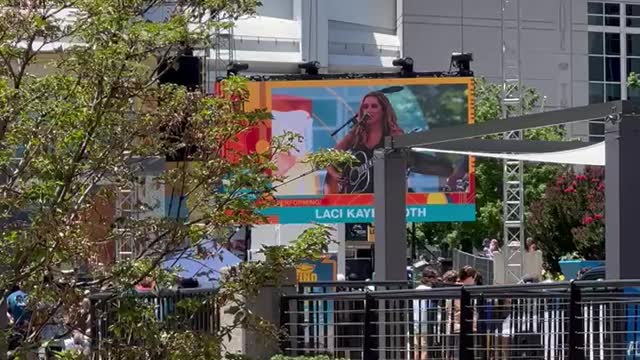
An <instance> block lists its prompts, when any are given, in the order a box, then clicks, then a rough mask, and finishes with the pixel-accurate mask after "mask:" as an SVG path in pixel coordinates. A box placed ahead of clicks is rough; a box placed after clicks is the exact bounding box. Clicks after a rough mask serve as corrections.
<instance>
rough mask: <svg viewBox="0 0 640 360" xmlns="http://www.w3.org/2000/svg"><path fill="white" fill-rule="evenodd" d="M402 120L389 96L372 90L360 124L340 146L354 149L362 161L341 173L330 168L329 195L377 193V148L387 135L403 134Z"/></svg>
mask: <svg viewBox="0 0 640 360" xmlns="http://www.w3.org/2000/svg"><path fill="white" fill-rule="evenodd" d="M403 133H404V132H403V131H402V129H401V128H400V126H398V119H397V117H396V113H395V112H394V111H393V107H392V106H391V103H390V102H389V99H387V97H386V96H385V95H384V94H383V93H381V92H378V91H373V92H370V93H368V94H367V95H365V96H364V98H363V99H362V103H360V109H359V110H358V115H357V117H356V124H355V126H354V127H353V128H351V130H350V131H349V133H348V134H347V136H345V137H344V138H343V139H342V140H341V141H340V142H339V143H338V145H336V149H338V150H345V151H351V153H352V154H353V155H354V156H355V157H356V158H357V159H358V160H359V162H360V163H359V164H356V165H354V166H353V168H351V169H345V171H344V172H343V173H342V174H341V173H339V172H338V171H337V170H336V169H335V168H333V167H329V168H328V169H327V179H326V182H325V194H332V193H333V194H335V193H343V194H351V193H372V192H373V164H372V162H373V151H374V150H375V149H378V148H382V147H383V146H384V138H385V137H386V136H389V135H392V136H394V135H401V134H403Z"/></svg>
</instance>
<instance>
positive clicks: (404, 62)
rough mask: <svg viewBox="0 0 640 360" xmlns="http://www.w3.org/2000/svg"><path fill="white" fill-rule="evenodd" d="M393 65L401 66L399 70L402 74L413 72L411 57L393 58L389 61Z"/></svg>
mask: <svg viewBox="0 0 640 360" xmlns="http://www.w3.org/2000/svg"><path fill="white" fill-rule="evenodd" d="M391 64H392V65H393V66H397V67H399V68H401V70H400V72H401V73H402V74H412V73H413V58H410V57H408V56H407V57H403V58H400V59H394V60H393V62H392V63H391Z"/></svg>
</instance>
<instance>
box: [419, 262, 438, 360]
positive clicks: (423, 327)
mask: <svg viewBox="0 0 640 360" xmlns="http://www.w3.org/2000/svg"><path fill="white" fill-rule="evenodd" d="M436 281H438V274H437V273H436V271H435V270H433V269H431V268H425V269H424V270H423V271H422V277H421V278H420V285H418V286H417V287H416V290H430V289H431V288H433V285H434V284H435V282H436ZM430 303H431V301H429V300H426V299H425V300H414V301H413V323H414V330H415V332H414V333H415V335H416V336H415V341H414V345H415V351H414V359H416V360H422V359H427V349H428V347H429V337H428V333H429V313H430V312H429V308H430V307H431V304H430Z"/></svg>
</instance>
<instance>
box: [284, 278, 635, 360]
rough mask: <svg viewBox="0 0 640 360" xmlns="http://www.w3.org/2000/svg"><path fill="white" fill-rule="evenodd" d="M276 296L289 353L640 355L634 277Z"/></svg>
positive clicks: (554, 359) (575, 359)
mask: <svg viewBox="0 0 640 360" xmlns="http://www.w3.org/2000/svg"><path fill="white" fill-rule="evenodd" d="M281 304H282V307H281V323H282V324H283V328H284V330H286V333H287V334H288V335H287V336H286V337H285V338H284V339H283V342H282V344H281V345H282V350H283V351H284V352H285V353H286V354H288V355H312V354H329V355H332V356H335V357H344V358H349V359H367V360H369V359H463V360H465V359H515V358H518V359H521V358H523V357H526V358H529V359H549V360H560V359H570V360H583V359H589V360H594V359H599V360H604V359H635V358H636V356H637V357H638V358H640V280H639V281H615V282H610V281H599V282H593V281H592V282H572V283H566V282H562V283H543V284H523V285H511V286H472V287H449V288H437V289H430V290H392V291H371V292H370V291H354V292H335V293H320V294H297V295H291V296H284V297H283V298H282V302H281Z"/></svg>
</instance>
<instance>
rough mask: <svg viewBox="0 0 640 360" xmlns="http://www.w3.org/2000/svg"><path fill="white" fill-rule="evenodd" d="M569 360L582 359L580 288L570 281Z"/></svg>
mask: <svg viewBox="0 0 640 360" xmlns="http://www.w3.org/2000/svg"><path fill="white" fill-rule="evenodd" d="M569 290H570V293H569V296H570V298H569V360H584V336H583V334H582V333H583V332H584V330H583V326H582V325H583V324H582V321H583V319H582V311H581V308H582V307H581V305H580V289H579V288H578V287H577V286H576V284H575V283H574V282H573V281H571V284H570V285H569Z"/></svg>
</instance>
